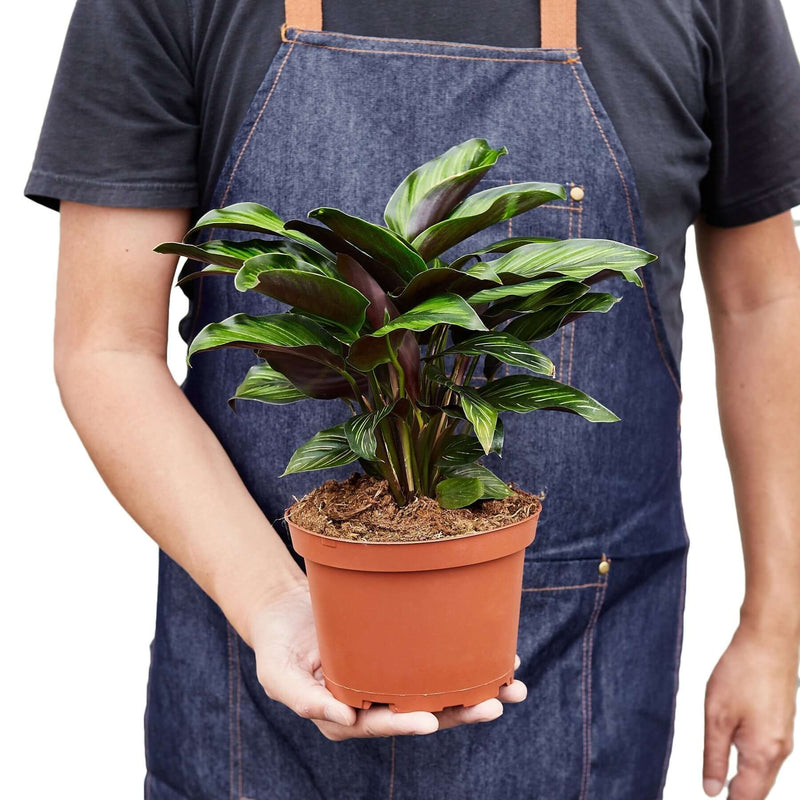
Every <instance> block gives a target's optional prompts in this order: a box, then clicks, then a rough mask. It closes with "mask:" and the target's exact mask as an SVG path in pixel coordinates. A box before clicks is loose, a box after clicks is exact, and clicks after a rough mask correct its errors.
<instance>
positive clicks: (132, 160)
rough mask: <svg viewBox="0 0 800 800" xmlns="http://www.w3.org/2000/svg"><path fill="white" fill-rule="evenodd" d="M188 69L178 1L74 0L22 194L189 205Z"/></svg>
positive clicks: (193, 149) (192, 182)
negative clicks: (75, 2)
mask: <svg viewBox="0 0 800 800" xmlns="http://www.w3.org/2000/svg"><path fill="white" fill-rule="evenodd" d="M192 76H193V69H192V20H191V15H190V11H189V6H188V3H187V0H78V2H77V5H76V6H75V9H74V11H73V14H72V18H71V21H70V24H69V28H68V30H67V36H66V39H65V42H64V47H63V50H62V53H61V58H60V61H59V65H58V69H57V72H56V76H55V80H54V83H53V87H52V91H51V95H50V100H49V103H48V107H47V112H46V114H45V118H44V123H43V125H42V129H41V134H40V137H39V141H38V146H37V149H36V155H35V157H34V162H33V166H32V169H31V172H30V174H29V176H28V181H27V184H26V186H25V190H24V191H25V196H26V197H29V198H30V199H32V200H35V201H37V202H39V203H42V204H44V205H46V206H49V207H50V208H54V209H57V208H58V207H59V202H60V200H71V201H75V202H79V203H88V204H92V205H109V206H124V207H150V208H184V207H185V208H192V207H194V206H196V204H197V197H198V181H197V174H196V173H197V167H196V161H197V146H198V135H199V134H198V131H199V124H198V120H197V114H196V103H195V98H194V89H193V77H192Z"/></svg>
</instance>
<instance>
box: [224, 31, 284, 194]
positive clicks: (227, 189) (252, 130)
mask: <svg viewBox="0 0 800 800" xmlns="http://www.w3.org/2000/svg"><path fill="white" fill-rule="evenodd" d="M296 41H297V40H296V39H295V40H293V41H292V45H291V47H290V48H289V50H288V51H287V53H286V55H285V56H284V57H283V61H281V65H280V67H278V72H277V74H276V75H275V80H274V81H272V86H270V87H269V92H267V97H266V99H265V100H264V104H263V105H262V106H261V110H260V111H259V112H258V116H257V117H256V119H255V122H254V123H253V125H252V127H251V128H250V130H249V131H248V133H247V138H246V139H245V140H244V144H243V145H242V149H241V150H240V151H239V155H238V156H236V161H235V162H234V165H233V169H232V170H231V174H230V177H229V178H228V185H227V186H226V187H225V192H224V194H223V195H222V202H221V203H220V205H223V206H224V205H225V201H226V200H227V199H228V192H230V190H231V186H232V185H233V179H234V177H235V175H236V172H237V170H238V169H239V164H241V162H242V158H243V157H244V153H245V150H247V146H248V145H249V144H250V140H251V139H252V138H253V134H254V133H255V130H256V128H257V127H258V123H259V122H261V117H262V116H263V114H264V110H265V109H266V107H267V103H269V101H270V98H271V97H272V93H273V92H274V91H275V87H276V86H277V85H278V81H279V80H280V77H281V73H282V72H283V68H284V67H285V66H286V61H287V60H288V58H289V56H290V55H291V54H292V50H293V49H294V45H295V42H296Z"/></svg>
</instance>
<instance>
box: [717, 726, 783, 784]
mask: <svg viewBox="0 0 800 800" xmlns="http://www.w3.org/2000/svg"><path fill="white" fill-rule="evenodd" d="M735 744H736V748H737V750H738V751H739V756H738V759H737V764H736V776H735V777H734V779H733V780H732V781H731V785H730V795H729V797H730V800H764V799H765V798H766V796H767V794H768V793H769V790H770V789H771V788H772V785H773V784H774V783H775V779H776V778H777V776H778V770H779V769H780V766H781V764H782V763H783V761H784V759H786V757H787V756H788V755H789V753H790V752H791V749H792V747H791V743H790V742H788V741H786V740H784V739H780V738H770V737H769V736H768V735H766V734H764V735H760V736H755V735H749V736H747V737H746V738H745V737H742V738H741V739H740V738H739V737H737V738H736V740H735Z"/></svg>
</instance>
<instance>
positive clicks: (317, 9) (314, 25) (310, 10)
mask: <svg viewBox="0 0 800 800" xmlns="http://www.w3.org/2000/svg"><path fill="white" fill-rule="evenodd" d="M284 13H285V14H286V22H285V23H284V24H286V25H289V26H291V27H292V28H305V29H306V30H312V31H321V30H322V0H284Z"/></svg>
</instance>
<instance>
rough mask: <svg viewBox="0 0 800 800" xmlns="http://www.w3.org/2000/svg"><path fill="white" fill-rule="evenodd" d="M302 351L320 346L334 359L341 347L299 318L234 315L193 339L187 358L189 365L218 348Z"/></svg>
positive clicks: (216, 323)
mask: <svg viewBox="0 0 800 800" xmlns="http://www.w3.org/2000/svg"><path fill="white" fill-rule="evenodd" d="M269 345H273V346H278V347H302V346H304V345H319V346H320V347H321V348H324V349H326V350H329V351H330V352H331V353H332V354H334V355H339V354H340V353H341V352H342V345H341V343H340V342H338V341H337V340H336V339H334V338H333V336H331V335H330V334H329V333H327V332H326V331H325V330H324V329H323V328H322V327H321V326H319V325H317V324H316V323H315V322H312V321H311V320H308V319H305V318H304V317H301V316H300V315H299V314H270V315H267V316H264V317H253V316H250V315H249V314H234V315H233V316H230V317H228V318H227V319H224V320H222V322H211V323H209V324H208V325H206V326H205V327H204V328H203V329H202V330H201V331H199V333H198V334H197V335H196V336H195V337H194V339H193V340H192V342H191V344H190V345H189V349H188V351H187V354H186V363H187V364H189V363H190V361H191V358H192V356H193V355H194V354H195V353H198V352H200V351H201V350H214V349H216V348H219V347H248V348H251V349H261V348H263V347H265V346H269Z"/></svg>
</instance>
